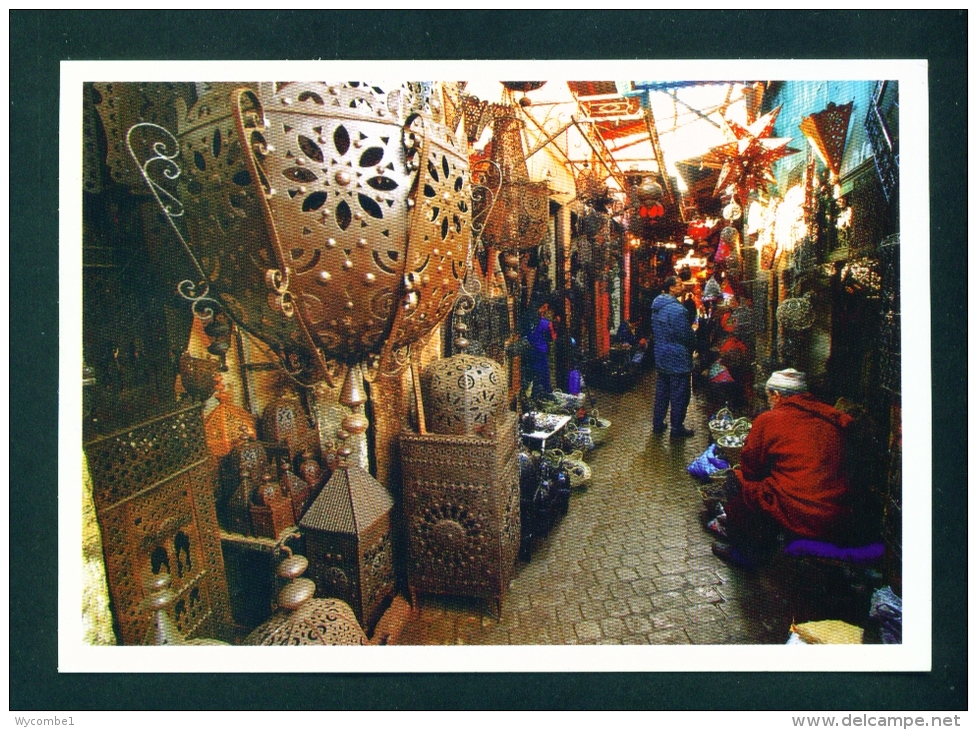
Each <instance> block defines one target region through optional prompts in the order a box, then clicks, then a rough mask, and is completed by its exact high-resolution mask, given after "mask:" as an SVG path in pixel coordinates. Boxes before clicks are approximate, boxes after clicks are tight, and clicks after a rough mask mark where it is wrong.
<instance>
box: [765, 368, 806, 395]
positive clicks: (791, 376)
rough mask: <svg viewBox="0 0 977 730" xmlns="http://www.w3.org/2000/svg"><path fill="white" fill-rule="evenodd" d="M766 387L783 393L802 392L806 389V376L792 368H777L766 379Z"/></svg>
mask: <svg viewBox="0 0 977 730" xmlns="http://www.w3.org/2000/svg"><path fill="white" fill-rule="evenodd" d="M767 388H769V389H770V390H776V391H779V392H783V393H803V392H805V391H807V376H806V375H805V374H804V373H802V372H799V371H797V370H794V368H787V369H786V370H778V371H776V372H775V373H773V374H772V375H771V376H770V379H769V380H767Z"/></svg>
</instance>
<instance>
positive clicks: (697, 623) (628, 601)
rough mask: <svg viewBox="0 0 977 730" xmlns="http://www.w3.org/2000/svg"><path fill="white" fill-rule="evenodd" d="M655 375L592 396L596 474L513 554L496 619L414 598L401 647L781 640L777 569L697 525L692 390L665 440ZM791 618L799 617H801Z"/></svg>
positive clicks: (696, 414) (469, 606)
mask: <svg viewBox="0 0 977 730" xmlns="http://www.w3.org/2000/svg"><path fill="white" fill-rule="evenodd" d="M654 386H655V376H654V373H647V374H645V376H644V377H643V379H642V381H641V382H640V383H639V384H638V385H637V386H636V387H635V388H633V389H632V390H630V391H629V392H627V393H625V394H608V393H596V394H595V395H596V398H597V405H598V408H599V410H600V414H601V416H602V417H605V418H609V419H610V420H611V422H612V426H611V432H610V434H609V437H608V440H607V442H606V443H605V444H603V445H601V446H600V447H599V448H598V449H597V450H596V451H595V452H594V453H593V454H592V456H591V457H590V459H589V463H590V465H591V466H592V468H593V479H592V481H591V483H590V486H589V487H586V488H583V489H579V490H575V491H574V493H573V495H572V498H571V502H570V510H569V513H568V514H567V515H566V516H564V517H563V518H561V519H560V520H559V521H558V522H557V524H556V525H555V527H554V528H553V530H552V531H551V532H550V534H549V535H548V536H547V537H546V538H544V539H542V540H538V541H537V542H536V543H535V545H534V549H533V553H532V558H531V561H530V562H528V563H524V562H521V561H520V562H519V563H518V565H517V568H516V573H515V576H514V577H513V579H512V582H511V586H510V588H509V592H508V594H507V596H506V598H505V602H504V604H503V607H502V617H501V620H497V619H496V618H495V617H493V616H492V615H491V614H490V610H489V604H488V602H485V601H482V600H478V599H467V598H457V597H443V596H421V597H420V600H419V611H418V614H417V617H416V619H415V620H414V621H412V622H411V624H409V625H408V626H407V627H406V629H405V631H404V634H403V635H402V637H401V640H400V643H402V644H425V645H431V644H687V643H692V644H722V643H740V644H756V643H783V642H785V641H786V640H787V637H788V632H789V627H790V623H791V619H792V618H793V617H792V616H791V615H790V614H791V605H792V604H791V603H790V602H789V601H788V598H787V595H786V592H785V591H784V590H783V585H784V581H783V578H782V575H781V574H780V572H779V571H778V569H777V568H776V567H773V568H768V569H765V570H763V571H760V572H759V573H757V574H755V575H750V574H747V573H744V572H742V571H740V570H738V569H736V568H731V567H729V566H727V565H725V564H724V563H723V562H722V561H720V560H719V559H718V558H716V557H715V556H713V554H712V552H711V545H712V539H711V537H710V535H709V534H708V533H707V532H706V531H705V530H704V529H703V527H702V516H701V513H702V512H703V511H704V507H703V503H702V500H701V498H700V496H699V493H698V491H697V490H696V483H695V482H694V480H693V479H692V478H691V477H690V476H689V475H688V474H687V473H686V471H685V467H686V466H687V465H688V463H689V462H690V461H691V460H692V459H693V458H694V457H695V456H697V455H698V454H700V453H702V451H703V450H704V449H705V447H706V446H707V445H708V443H709V431H708V428H707V425H706V419H707V415H706V413H705V408H704V406H703V405H701V404H700V403H698V402H697V400H696V398H695V395H693V401H692V405H691V406H690V407H689V415H688V417H687V419H686V425H687V426H688V427H691V428H694V429H695V435H694V436H692V437H690V438H688V439H685V440H681V441H671V440H670V439H669V438H668V435H667V434H666V435H665V436H659V435H656V434H653V433H652V425H651V409H652V403H653V400H654ZM797 618H799V617H797Z"/></svg>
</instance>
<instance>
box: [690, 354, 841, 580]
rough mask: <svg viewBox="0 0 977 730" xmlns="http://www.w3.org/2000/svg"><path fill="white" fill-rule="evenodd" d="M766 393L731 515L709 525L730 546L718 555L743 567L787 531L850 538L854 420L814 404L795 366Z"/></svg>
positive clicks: (731, 488)
mask: <svg viewBox="0 0 977 730" xmlns="http://www.w3.org/2000/svg"><path fill="white" fill-rule="evenodd" d="M766 390H767V401H768V402H769V404H770V410H769V411H765V412H764V413H761V414H760V415H759V416H757V417H756V420H755V421H754V422H753V427H752V429H751V430H750V433H749V435H748V436H747V438H746V442H745V444H744V445H743V451H742V453H741V454H740V465H739V467H738V468H736V469H734V470H733V472H732V473H731V475H730V477H729V479H728V481H727V491H728V493H729V499H728V502H727V504H726V505H725V517H724V516H722V515H720V517H718V518H716V519H715V520H713V521H712V522H710V523H709V525H708V528H709V530H710V531H712V532H713V533H714V534H716V535H717V536H719V537H720V538H723V539H725V540H728V543H729V544H721V543H717V544H715V545H713V553H715V554H716V555H717V556H718V557H720V558H722V559H723V560H726V561H727V562H731V563H733V564H737V565H740V566H741V567H745V568H752V567H755V566H756V565H757V564H758V563H759V562H761V561H762V560H763V559H764V558H765V557H767V556H769V554H770V553H771V552H772V550H773V549H774V548H776V546H777V536H778V534H779V533H781V532H784V531H786V533H787V535H788V536H789V537H804V538H809V539H814V540H823V541H827V542H834V543H839V544H847V543H848V542H849V540H850V538H851V536H852V529H851V525H852V514H851V489H850V486H849V481H848V476H847V474H846V473H845V467H844V464H845V453H844V447H845V429H847V428H848V426H849V425H851V423H852V420H853V419H852V417H851V416H849V415H848V414H847V413H842V412H841V411H839V410H836V409H835V408H832V407H831V406H829V405H826V404H824V403H821V402H820V401H818V400H816V399H815V398H814V396H812V395H811V394H810V393H809V392H808V390H807V382H806V379H805V375H804V373H801V372H798V371H797V370H794V369H792V368H790V369H787V370H780V371H777V372H775V373H774V374H773V375H771V376H770V379H769V380H768V381H767V384H766Z"/></svg>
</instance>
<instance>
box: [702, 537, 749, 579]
mask: <svg viewBox="0 0 977 730" xmlns="http://www.w3.org/2000/svg"><path fill="white" fill-rule="evenodd" d="M712 554H713V555H715V556H716V557H717V558H719V559H720V560H722V561H723V562H724V563H729V564H730V565H732V566H735V567H737V568H742V569H743V570H746V571H748V572H751V573H752V572H753V571H755V570H756V569H757V565H756V563H755V562H754V561H752V560H750V559H749V558H748V557H746V556H745V555H744V554H743V553H742V552H740V551H739V550H738V549H737V548H736V547H735V546H733V545H726V544H724V543H720V542H714V543H713V544H712Z"/></svg>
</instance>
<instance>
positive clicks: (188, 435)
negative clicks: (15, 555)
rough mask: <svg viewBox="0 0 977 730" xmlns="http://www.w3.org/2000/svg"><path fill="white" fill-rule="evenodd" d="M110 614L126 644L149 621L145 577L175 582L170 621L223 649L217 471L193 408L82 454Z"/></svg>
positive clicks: (225, 626) (95, 443) (225, 619)
mask: <svg viewBox="0 0 977 730" xmlns="http://www.w3.org/2000/svg"><path fill="white" fill-rule="evenodd" d="M85 451H86V453H87V455H88V462H89V469H90V473H91V477H92V485H93V488H94V495H93V496H94V500H95V509H96V514H97V516H98V521H99V525H100V527H101V529H102V535H103V542H104V553H105V565H106V572H107V576H108V583H109V593H110V595H111V597H112V603H113V611H114V614H115V619H116V621H117V623H118V626H119V635H120V638H121V640H122V643H124V644H138V643H141V642H142V641H143V640H144V638H145V637H146V635H147V631H148V629H149V626H150V622H151V620H152V609H151V608H148V607H146V606H145V605H144V599H145V598H146V595H145V585H144V583H145V577H146V575H148V574H149V573H157V574H158V573H159V572H160V571H162V570H167V571H168V572H169V573H170V574H171V575H172V578H173V590H174V591H175V592H176V594H177V597H176V600H175V603H174V619H175V621H176V624H177V627H178V629H179V630H180V633H181V634H183V636H185V637H187V638H196V637H216V638H221V639H226V638H227V636H226V633H227V631H228V630H229V626H230V611H229V601H228V594H227V583H226V579H225V575H224V563H223V557H222V554H221V548H220V534H219V530H218V526H217V514H216V512H215V510H214V489H215V485H216V469H215V466H214V463H213V461H212V460H211V459H210V457H209V455H208V453H207V450H206V441H205V436H204V430H203V419H202V418H201V411H200V406H193V407H190V408H186V409H182V410H179V411H175V412H173V413H170V414H167V415H165V416H162V417H159V418H156V419H153V420H150V421H146V422H144V423H141V424H138V425H136V426H133V427H132V428H129V429H126V430H124V431H120V432H117V433H114V434H111V435H108V436H104V437H100V438H97V439H94V440H92V441H90V442H88V443H87V444H86V445H85Z"/></svg>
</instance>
